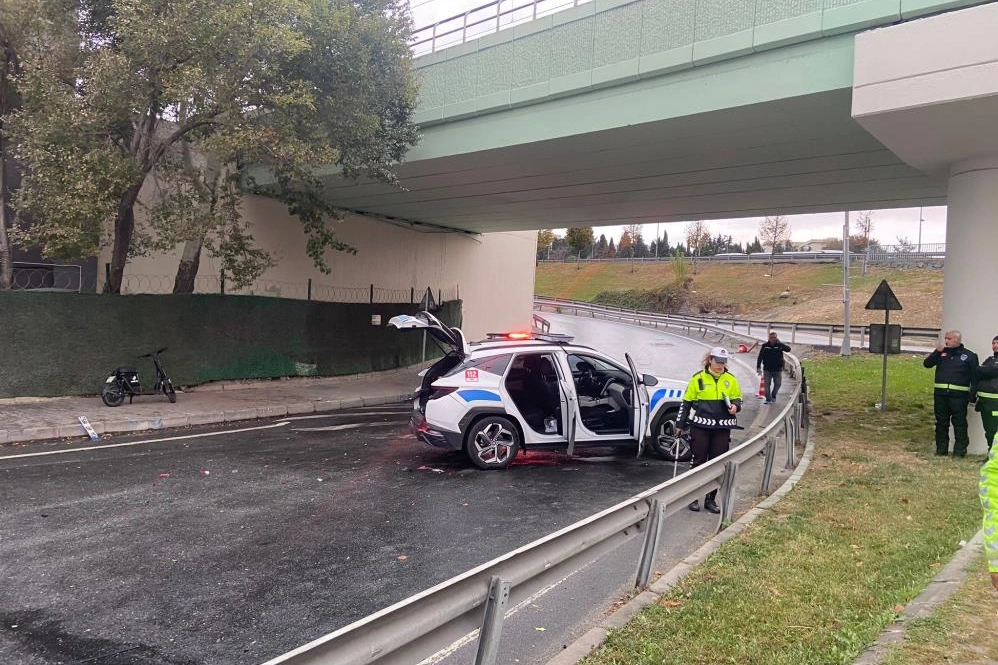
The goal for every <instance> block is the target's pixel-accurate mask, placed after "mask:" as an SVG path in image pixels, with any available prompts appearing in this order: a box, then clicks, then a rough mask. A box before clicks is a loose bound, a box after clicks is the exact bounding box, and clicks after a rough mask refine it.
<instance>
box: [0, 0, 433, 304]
mask: <svg viewBox="0 0 998 665" xmlns="http://www.w3.org/2000/svg"><path fill="white" fill-rule="evenodd" d="M75 16H77V17H78V24H77V30H78V35H79V37H78V43H79V44H80V45H81V47H80V50H79V61H78V64H77V66H76V68H75V70H74V72H73V76H72V77H65V76H60V72H59V71H58V68H56V67H54V66H53V63H52V62H51V61H50V58H48V57H46V55H45V54H44V53H42V54H39V55H38V56H37V57H35V58H34V59H33V61H32V62H31V63H30V65H31V66H30V67H24V68H23V69H24V71H25V72H26V75H25V76H24V77H23V80H24V86H23V87H22V90H21V92H22V95H23V109H22V111H21V112H20V113H19V114H18V119H17V123H16V125H15V136H16V137H17V139H18V141H19V143H18V150H19V154H20V155H22V156H23V160H24V164H25V168H26V172H27V175H26V178H25V181H24V186H23V188H22V190H21V192H20V195H19V197H18V206H19V208H20V209H21V210H23V211H25V212H30V213H31V214H32V215H33V224H32V226H31V227H30V229H29V230H27V231H25V232H24V235H23V239H24V240H25V241H29V242H30V241H34V242H37V243H38V244H40V245H41V247H42V249H43V251H44V252H45V253H46V254H47V255H49V256H55V257H63V256H86V255H91V254H94V253H96V251H97V250H98V248H99V247H100V246H102V245H103V244H104V243H110V244H111V246H112V258H111V275H110V280H109V282H108V284H107V286H106V290H107V291H109V292H112V293H118V292H119V291H120V288H121V280H122V276H123V274H124V269H125V264H126V263H127V261H128V258H129V256H131V255H134V254H135V253H137V252H141V251H144V250H145V249H146V248H148V246H149V242H148V239H146V238H143V237H142V236H141V235H137V233H136V225H135V207H136V204H137V201H138V200H139V193H140V191H141V190H142V189H143V186H145V185H146V184H147V183H149V182H150V180H151V179H156V180H159V181H161V182H163V183H165V187H166V188H169V187H170V186H173V185H177V186H178V187H180V188H185V187H186V188H190V191H193V190H196V189H200V190H201V192H200V194H199V196H200V197H201V199H200V200H201V203H202V204H203V203H204V202H206V201H207V202H208V205H209V208H210V205H211V204H210V202H211V201H212V200H213V198H214V199H217V200H218V201H223V200H225V199H226V198H235V199H237V201H236V204H235V205H234V206H229V211H228V212H222V208H216V209H215V212H214V213H212V214H205V215H202V216H201V218H200V219H201V221H202V222H204V223H205V224H206V225H207V227H205V226H201V227H197V228H195V227H192V226H191V225H190V224H189V220H184V219H181V218H178V217H177V215H174V214H170V213H169V211H170V210H171V208H172V209H174V210H185V209H189V207H187V206H185V205H177V206H173V205H172V203H171V202H169V201H167V202H165V204H164V205H162V206H161V209H162V211H163V214H160V215H159V216H158V217H157V219H156V221H157V224H158V225H159V226H158V227H157V228H156V229H154V230H155V231H157V232H163V233H164V235H165V236H167V237H169V236H170V235H171V234H173V236H174V237H177V238H178V239H180V235H179V234H178V233H177V232H178V229H179V230H181V231H184V232H189V234H188V237H186V238H182V239H183V240H184V242H185V261H187V262H189V263H190V264H191V265H189V266H188V267H187V268H186V269H184V268H181V269H180V270H178V282H180V281H181V273H182V272H185V271H186V272H185V274H187V275H190V274H194V273H196V270H195V271H194V272H193V273H192V271H191V269H190V268H192V267H194V266H196V258H197V256H199V253H200V242H201V239H202V238H205V239H207V238H215V244H214V247H215V248H216V250H218V251H223V253H225V252H227V257H228V258H226V259H225V261H228V262H229V263H230V264H233V262H235V264H240V265H242V266H243V267H247V266H252V265H254V264H256V265H259V263H258V259H259V255H254V253H253V252H252V251H250V250H251V247H250V245H248V244H247V243H248V242H250V241H251V239H252V238H251V236H248V235H247V234H246V233H245V228H243V227H241V226H239V225H236V226H233V225H232V224H231V223H230V222H231V221H232V219H233V218H232V215H231V211H232V210H235V211H238V208H239V206H238V198H239V197H240V196H241V193H242V191H243V189H242V188H239V187H236V183H237V182H241V183H242V185H243V187H248V188H249V190H250V191H253V192H255V193H260V194H265V195H269V196H272V197H274V198H276V199H278V200H280V201H282V202H283V203H284V204H285V205H286V206H287V208H288V211H289V212H290V213H291V214H293V215H295V216H297V217H298V218H299V219H300V221H301V222H302V225H303V228H304V231H305V234H306V237H307V241H306V248H305V249H306V253H307V254H308V256H309V257H310V258H312V260H313V263H314V264H315V265H316V267H317V268H318V269H320V270H322V271H324V272H329V267H328V266H327V265H326V262H325V252H326V251H327V250H330V249H331V250H338V251H352V250H353V248H351V247H349V246H348V245H346V244H345V243H343V242H341V241H340V240H338V239H337V237H336V235H335V233H334V232H333V230H332V229H331V228H330V227H329V226H327V221H328V220H330V219H335V218H338V217H339V216H341V215H342V211H339V210H336V209H335V208H334V207H332V206H331V205H329V204H328V203H326V202H325V201H324V200H323V199H322V196H321V187H322V181H321V180H320V178H319V177H318V176H317V175H316V170H317V169H318V168H319V167H323V166H330V165H335V166H336V167H337V168H338V169H339V171H340V173H341V174H342V175H343V176H344V177H346V178H357V177H359V176H361V175H366V176H368V177H371V178H374V179H377V180H380V181H384V182H395V180H394V172H393V168H394V165H395V164H397V163H398V162H399V161H401V159H402V157H403V156H404V155H405V152H406V150H407V149H408V148H409V147H410V146H411V145H413V144H414V143H415V142H416V139H417V130H416V127H415V126H414V125H413V124H412V122H411V115H412V111H413V108H414V106H415V102H416V96H415V90H416V86H415V77H414V74H413V67H412V58H411V54H410V52H409V49H408V45H407V39H408V34H409V29H410V28H409V22H408V19H407V18H406V14H405V11H404V7H403V3H402V2H401V1H400V0H354V1H353V2H344V1H341V0H217V1H216V2H211V3H203V2H200V0H130V1H128V2H124V1H120V0H90V2H86V1H84V11H81V12H78V13H76V14H75ZM185 144H186V145H187V146H188V147H187V149H189V150H190V152H191V153H192V154H196V155H201V156H207V158H206V159H207V162H209V163H211V162H214V163H216V164H220V165H223V166H222V167H221V168H216V167H211V166H207V165H204V164H202V163H200V162H199V161H198V160H197V159H195V160H192V161H186V160H185V159H184V157H183V149H181V146H183V145H185ZM251 167H256V170H251ZM196 182H200V183H201V184H202V185H205V186H207V185H208V183H210V182H212V183H214V185H213V186H214V187H215V194H212V193H211V191H210V189H211V188H210V187H208V188H207V189H205V188H204V187H200V186H198V185H197V184H195V183H196ZM183 196H187V194H184V195H183ZM160 203H164V202H163V201H161V202H160ZM209 212H210V211H209ZM164 229H165V230H164ZM108 230H109V232H108ZM229 232H234V233H236V237H234V238H229V237H228V233H229ZM186 243H191V244H190V245H186ZM223 247H225V248H226V249H224V250H223V249H222V248H223ZM188 250H190V251H188ZM247 252H249V253H247ZM223 262H224V261H223ZM235 264H233V265H235ZM251 271H252V270H251V269H250V272H251ZM244 274H245V273H244Z"/></svg>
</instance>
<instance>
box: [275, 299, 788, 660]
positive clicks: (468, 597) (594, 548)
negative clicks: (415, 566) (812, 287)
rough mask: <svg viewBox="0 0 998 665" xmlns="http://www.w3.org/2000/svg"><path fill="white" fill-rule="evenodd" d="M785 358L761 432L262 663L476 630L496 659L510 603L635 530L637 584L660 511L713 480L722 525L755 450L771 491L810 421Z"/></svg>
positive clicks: (395, 651) (420, 646)
mask: <svg viewBox="0 0 998 665" xmlns="http://www.w3.org/2000/svg"><path fill="white" fill-rule="evenodd" d="M608 314H612V313H611V312H608ZM649 321H653V318H649V319H648V320H647V321H644V322H642V321H640V320H637V322H638V323H639V324H643V325H652V323H649ZM708 327H709V326H701V328H700V329H701V330H704V331H706V330H707V329H708ZM691 329H692V328H691ZM719 332H724V331H719ZM727 332H728V333H729V334H730V331H727ZM787 357H788V360H789V363H788V365H789V366H790V373H791V375H792V376H793V377H800V380H799V381H797V382H796V383H795V384H794V385H793V391H792V396H791V398H790V400H789V402H788V403H787V404H786V405H785V406H784V407H783V408H782V409H780V410H779V412H778V414H777V416H776V417H775V419H774V420H773V421H772V422H771V423H770V424H769V425H768V426H766V427H765V428H764V429H763V430H762V431H760V432H759V433H757V434H756V435H754V436H752V437H751V438H749V439H748V440H747V441H744V442H743V443H740V444H738V445H736V446H735V447H734V448H732V449H731V450H730V451H729V452H727V453H726V454H724V455H722V456H720V457H717V458H715V459H713V460H711V461H710V462H708V463H706V464H704V465H702V466H699V467H697V468H695V469H692V470H690V471H688V472H686V473H683V474H681V475H679V476H676V477H674V478H672V479H670V480H667V481H665V482H663V483H660V484H658V485H655V486H654V487H651V488H649V489H647V490H645V491H643V492H641V493H639V494H637V495H635V496H633V497H631V498H630V499H627V500H626V501H623V502H621V503H618V504H617V505H615V506H612V507H610V508H607V509H605V510H602V511H600V512H598V513H596V514H595V515H592V516H590V517H587V518H585V519H583V520H580V521H579V522H576V523H575V524H572V525H571V526H568V527H565V528H563V529H561V530H559V531H556V532H554V533H552V534H550V535H548V536H545V537H544V538H541V539H539V540H535V541H534V542H532V543H529V544H528V545H524V546H523V547H520V548H518V549H516V550H513V551H512V552H509V553H507V554H504V555H502V556H500V557H498V558H496V559H493V560H492V561H489V562H487V563H484V564H482V565H480V566H477V567H475V568H473V569H471V570H469V571H467V572H465V573H462V574H460V575H458V576H456V577H453V578H451V579H449V580H447V581H445V582H442V583H440V584H438V585H436V586H434V587H432V588H430V589H427V590H426V591H423V592H421V593H419V594H416V595H415V596H412V597H410V598H407V599H405V600H403V601H401V602H398V603H396V604H394V605H392V606H390V607H387V608H385V609H383V610H381V611H379V612H376V613H375V614H372V615H370V616H368V617H365V618H363V619H361V620H359V621H356V622H354V623H351V624H350V625H348V626H345V627H343V628H341V629H339V630H337V631H335V632H332V633H330V634H328V635H326V636H324V637H320V638H319V639H317V640H315V641H313V642H310V643H308V644H305V645H303V646H301V647H299V648H297V649H295V650H294V651H291V652H288V653H286V654H284V655H282V656H278V657H277V658H274V659H272V660H270V661H268V662H267V663H265V665H320V664H321V665H367V664H371V663H377V664H379V665H384V664H388V663H391V664H393V665H394V664H398V665H403V664H404V665H411V664H412V663H418V662H420V661H422V660H424V659H426V658H428V657H430V656H432V655H433V654H435V653H437V652H439V651H440V650H442V649H444V648H446V647H447V646H449V645H451V644H453V643H454V642H455V641H457V640H459V639H461V638H465V637H467V636H469V635H473V634H475V633H476V632H477V633H478V652H477V656H476V659H475V664H476V665H493V664H494V663H495V662H496V659H497V656H498V646H499V638H500V635H501V633H502V628H503V620H504V618H505V615H506V608H507V607H508V606H511V605H515V604H516V603H518V602H520V601H522V600H523V599H526V598H528V597H530V596H531V595H532V594H534V593H536V592H537V591H539V590H540V589H543V588H544V587H546V586H548V585H550V584H552V583H553V582H555V581H557V580H559V579H561V578H562V577H564V576H565V575H566V574H567V573H569V572H572V571H575V570H578V569H579V568H581V567H582V566H584V565H585V564H586V563H588V562H590V561H592V560H594V559H595V558H598V557H599V556H600V555H602V554H605V553H607V552H610V551H611V550H614V549H616V548H617V547H619V546H620V545H622V544H623V543H625V542H627V541H630V540H631V539H633V538H637V537H641V538H642V547H641V550H640V555H639V558H638V560H637V561H635V576H634V585H635V587H636V588H643V587H645V586H647V585H648V582H649V578H650V576H651V570H652V564H653V562H654V560H655V557H656V554H657V552H658V547H659V544H660V542H661V541H662V530H661V525H662V522H663V521H664V518H665V517H667V516H669V515H671V514H673V513H675V512H677V511H679V510H683V509H685V507H686V505H687V504H688V503H689V502H690V501H692V500H693V499H695V498H699V497H700V496H702V495H703V494H704V493H705V492H707V491H710V490H712V489H720V490H721V496H722V500H721V525H724V524H725V523H727V522H729V521H730V520H731V518H732V516H733V513H734V495H735V492H734V489H735V488H736V487H737V486H738V485H737V483H738V479H739V475H738V471H739V468H740V467H741V466H742V465H743V464H745V463H746V462H748V461H749V460H751V459H752V458H753V457H755V456H756V455H758V454H759V453H763V454H764V455H765V459H764V464H763V469H762V481H761V484H760V486H759V491H758V493H759V494H763V495H765V494H769V491H770V482H771V478H772V472H773V468H774V466H775V463H776V461H777V458H778V457H780V456H781V451H782V455H785V457H784V459H785V464H786V465H787V467H793V466H795V465H796V462H797V458H796V451H797V446H798V445H802V442H803V430H804V429H805V428H806V426H807V420H806V419H807V410H806V404H807V383H806V381H805V380H804V378H803V374H802V370H801V367H800V362H799V361H798V359H797V358H796V357H794V356H792V355H791V354H787ZM788 387H789V386H788Z"/></svg>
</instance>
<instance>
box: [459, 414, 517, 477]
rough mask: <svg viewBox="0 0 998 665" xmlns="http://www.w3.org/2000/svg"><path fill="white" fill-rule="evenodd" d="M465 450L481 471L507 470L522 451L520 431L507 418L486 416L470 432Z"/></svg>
mask: <svg viewBox="0 0 998 665" xmlns="http://www.w3.org/2000/svg"><path fill="white" fill-rule="evenodd" d="M464 450H465V452H466V453H467V454H468V458H469V459H471V462H472V463H473V464H474V465H475V466H477V467H478V468H479V469H505V468H506V467H508V466H509V465H510V464H511V463H512V462H513V459H514V458H515V457H516V453H517V452H518V451H519V450H520V431H519V430H518V429H517V428H516V425H515V424H514V423H513V421H512V420H510V419H509V418H507V417H505V416H485V417H484V418H481V419H480V420H478V421H477V422H476V423H475V424H474V425H472V427H471V429H469V430H468V437H467V439H466V440H465V444H464Z"/></svg>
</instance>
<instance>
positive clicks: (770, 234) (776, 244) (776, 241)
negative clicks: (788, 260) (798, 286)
mask: <svg viewBox="0 0 998 665" xmlns="http://www.w3.org/2000/svg"><path fill="white" fill-rule="evenodd" d="M759 236H760V237H761V238H762V242H763V244H764V245H769V248H770V249H769V274H770V275H772V274H773V264H774V262H775V256H776V252H777V251H779V250H780V249H781V248H782V247H783V245H785V244H786V242H787V241H789V240H790V220H788V219H787V218H786V217H784V216H783V215H776V216H775V217H767V218H765V219H764V220H762V221H761V222H759Z"/></svg>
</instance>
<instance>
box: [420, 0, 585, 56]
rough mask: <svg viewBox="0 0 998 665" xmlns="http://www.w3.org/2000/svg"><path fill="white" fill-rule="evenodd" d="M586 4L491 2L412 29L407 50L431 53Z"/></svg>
mask: <svg viewBox="0 0 998 665" xmlns="http://www.w3.org/2000/svg"><path fill="white" fill-rule="evenodd" d="M587 2H592V0H493V2H489V3H486V4H483V5H479V6H477V7H473V8H471V9H469V10H467V11H465V12H462V13H460V14H456V15H454V16H451V17H448V18H445V19H443V20H440V21H437V22H436V23H433V24H431V25H427V26H424V27H421V28H417V29H415V30H414V31H413V35H412V40H411V41H410V42H409V46H410V48H412V51H413V54H414V55H417V56H419V55H424V54H426V53H433V52H435V51H437V50H440V49H444V48H447V47H448V46H456V45H458V44H463V43H465V42H466V41H468V40H469V39H476V38H478V37H481V36H483V35H488V34H492V33H493V32H499V31H500V30H505V29H506V28H511V27H513V26H516V25H519V24H521V23H526V22H527V21H533V20H534V19H537V18H539V17H541V16H547V15H548V14H554V13H555V12H560V11H562V10H563V9H570V8H572V7H577V6H579V5H582V4H585V3H587Z"/></svg>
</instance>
